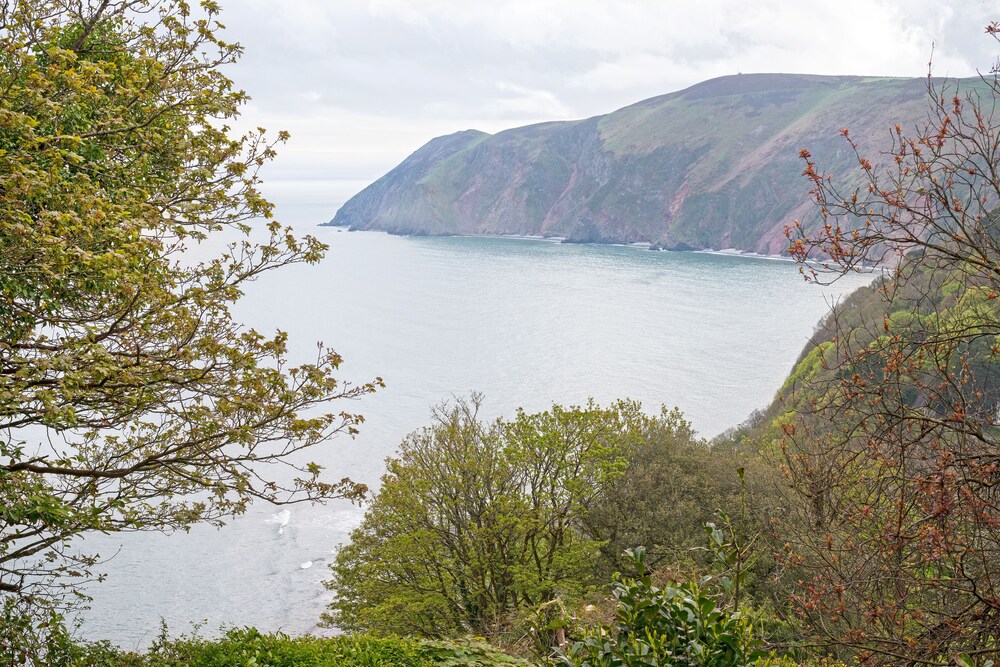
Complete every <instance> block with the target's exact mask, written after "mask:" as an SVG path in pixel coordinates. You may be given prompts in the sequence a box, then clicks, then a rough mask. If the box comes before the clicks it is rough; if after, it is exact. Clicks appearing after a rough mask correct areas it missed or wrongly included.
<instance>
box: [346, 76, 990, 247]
mask: <svg viewBox="0 0 1000 667" xmlns="http://www.w3.org/2000/svg"><path fill="white" fill-rule="evenodd" d="M961 84H962V86H963V87H966V86H974V85H975V82H971V81H963V82H961ZM950 94H952V93H949V95H950ZM927 109H928V105H927V80H926V79H890V78H865V77H826V76H808V75H789V74H746V75H739V76H729V77H723V78H720V79H713V80H711V81H706V82H704V83H700V84H698V85H695V86H692V87H691V88H688V89H686V90H683V91H680V92H677V93H672V94H669V95H663V96H661V97H654V98H651V99H648V100H645V101H643V102H639V103H637V104H634V105H632V106H629V107H625V108H624V109H620V110H618V111H615V112H613V113H610V114H607V115H605V116H596V117H594V118H588V119H586V120H580V121H570V122H553V123H542V124H538V125H530V126H527V127H520V128H515V129H511V130H506V131H504V132H500V133H497V134H495V135H488V134H485V133H483V132H478V131H475V130H468V131H465V132H459V133H456V134H452V135H449V136H445V137H438V138H436V139H434V140H432V141H430V142H428V143H427V144H426V145H425V146H423V147H422V148H420V149H419V150H417V151H416V152H415V153H413V154H412V155H411V156H410V157H408V158H407V159H406V160H404V161H403V162H402V163H401V164H400V165H399V166H397V167H396V168H395V169H393V170H392V171H390V172H389V173H388V174H386V175H385V176H383V177H382V178H380V179H379V180H377V181H376V182H375V183H373V184H372V185H370V186H368V187H367V188H365V189H364V190H363V191H362V192H360V193H359V194H357V195H355V196H354V197H353V198H352V199H350V200H349V201H348V202H347V203H345V204H344V205H343V207H341V209H340V210H339V211H338V212H337V214H336V216H335V217H334V219H333V220H332V221H331V224H337V225H349V226H350V227H351V228H352V229H378V230H383V231H388V232H392V233H399V234H533V235H545V236H563V237H566V238H567V239H568V240H571V241H580V242H618V243H632V242H650V243H653V244H654V245H657V246H661V247H665V248H678V249H700V248H737V249H740V250H745V251H755V252H762V253H772V254H773V253H779V252H782V251H783V250H784V248H785V245H786V239H785V236H784V227H785V225H786V224H788V223H790V222H791V221H792V220H793V219H796V218H798V219H802V220H803V221H805V222H807V223H808V221H811V220H814V219H815V217H816V216H815V211H814V210H813V207H812V205H811V204H810V202H809V195H808V184H807V182H806V180H805V179H804V178H803V177H802V176H801V173H802V169H803V166H804V165H803V164H802V161H801V160H800V159H799V155H798V154H799V149H801V148H808V149H809V151H810V152H811V153H812V155H813V159H814V160H815V161H816V163H817V166H818V168H820V169H821V170H822V171H824V172H827V173H830V174H831V175H832V176H833V177H834V178H835V179H840V181H841V182H842V183H852V182H857V181H856V178H857V177H856V173H857V169H856V166H857V161H856V159H855V156H854V154H853V153H852V152H851V150H850V148H849V146H848V145H847V143H846V141H845V140H844V138H843V137H842V136H841V132H840V131H841V128H844V127H847V128H850V130H851V136H852V138H853V139H854V140H855V141H857V142H858V143H859V145H860V146H862V147H864V148H865V149H866V150H867V149H870V152H868V153H867V157H868V158H869V159H871V160H872V162H873V163H875V162H877V158H878V157H879V151H882V150H887V149H889V148H890V143H889V142H890V128H892V127H893V126H894V125H895V124H897V123H899V124H901V125H903V126H904V127H906V128H912V127H914V126H915V125H922V124H923V123H924V122H926V119H927ZM851 179H855V180H851Z"/></svg>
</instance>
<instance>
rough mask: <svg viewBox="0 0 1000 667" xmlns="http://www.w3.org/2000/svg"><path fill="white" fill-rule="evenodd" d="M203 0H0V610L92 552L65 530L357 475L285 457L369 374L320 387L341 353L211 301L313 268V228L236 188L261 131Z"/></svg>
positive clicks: (317, 489)
mask: <svg viewBox="0 0 1000 667" xmlns="http://www.w3.org/2000/svg"><path fill="white" fill-rule="evenodd" d="M218 13H219V8H218V6H217V4H216V3H215V2H213V1H212V0H204V1H203V2H201V5H200V7H195V8H192V7H191V6H189V4H188V3H187V2H186V1H185V0H91V1H89V2H69V1H68V0H30V1H28V0H14V1H13V2H3V3H0V90H2V91H3V92H2V94H0V429H2V434H3V435H2V438H0V520H2V524H0V525H2V530H0V592H2V593H3V595H4V597H5V600H6V605H7V606H6V609H7V611H8V614H15V615H16V614H18V613H20V612H19V611H18V610H24V609H27V610H29V611H30V610H32V609H37V608H38V606H39V605H40V604H42V603H43V602H44V600H45V599H46V598H52V597H53V596H54V595H55V593H56V591H57V587H54V586H53V585H52V584H53V581H54V578H56V577H59V576H61V575H67V574H74V575H76V574H79V575H83V574H85V572H86V570H87V567H88V566H89V565H91V564H92V563H93V560H92V559H91V558H90V557H88V556H79V555H76V554H75V553H74V549H73V548H72V547H73V545H72V544H71V540H72V538H73V537H74V536H76V535H79V534H81V533H84V532H87V531H95V530H97V531H102V532H111V531H125V530H173V529H178V528H187V527H188V526H190V525H191V524H192V523H195V522H202V521H208V522H212V523H219V522H221V520H222V519H223V518H224V517H226V516H228V515H232V514H236V513H239V512H242V511H243V510H245V509H246V507H247V504H248V503H249V502H250V501H251V500H252V499H255V498H256V499H264V500H267V501H270V502H294V501H301V500H312V499H322V498H329V497H334V496H348V497H356V496H357V495H358V494H359V492H361V491H362V490H363V489H362V487H361V486H359V485H355V484H353V483H351V482H350V481H349V480H341V481H333V482H330V481H327V480H326V479H325V478H324V477H323V476H322V475H321V471H320V469H319V467H318V466H316V465H314V464H311V463H305V462H304V461H303V459H302V457H301V456H299V455H298V454H297V453H298V452H300V450H303V449H306V448H309V447H312V446H313V445H316V444H318V443H320V442H323V441H325V440H326V439H327V438H328V437H330V436H331V435H332V434H334V433H338V432H345V433H350V432H353V431H354V429H355V426H356V424H357V423H358V422H359V421H360V417H359V416H357V415H355V414H352V413H350V412H341V411H339V410H335V411H333V412H330V410H329V407H327V406H328V404H329V402H330V401H332V400H342V399H350V398H355V397H359V396H361V395H362V394H365V393H368V392H370V391H372V390H373V389H374V388H375V386H376V384H378V382H379V381H376V382H374V383H371V384H366V385H362V386H354V387H351V386H347V385H344V384H342V383H340V382H338V381H337V380H336V379H335V377H334V374H333V373H334V371H335V370H336V368H337V366H338V364H339V363H340V358H339V357H338V356H337V355H336V354H335V353H334V352H333V351H331V350H329V349H328V348H325V347H323V346H322V345H321V346H320V347H319V350H318V355H317V358H316V360H315V361H314V362H313V363H308V364H305V365H302V366H298V367H294V368H293V367H290V365H289V362H288V360H287V357H286V336H285V334H284V333H280V332H279V333H277V334H276V335H274V336H271V337H267V336H264V335H262V334H260V333H258V332H256V331H254V330H252V329H247V328H244V327H242V326H241V325H240V324H239V323H237V322H235V321H234V320H233V317H232V315H231V313H230V306H231V305H232V304H233V302H234V301H236V300H237V299H238V298H239V297H240V294H241V289H242V286H243V285H244V284H245V283H247V282H248V281H250V280H253V279H254V278H255V277H257V276H259V275H261V274H262V273H264V272H266V271H270V270H272V269H276V268H280V267H283V266H287V265H289V264H294V263H298V262H310V263H311V262H316V261H318V260H319V259H320V258H321V257H322V253H323V250H324V246H323V245H322V244H321V243H319V242H317V241H316V240H315V239H312V238H309V237H306V238H304V239H297V238H296V237H295V236H293V235H292V234H291V232H290V231H289V230H287V229H283V228H282V227H281V226H280V225H279V224H277V223H276V222H274V221H273V220H272V219H271V216H272V211H271V205H270V204H269V203H268V202H267V201H266V200H265V199H264V198H263V197H262V196H261V194H260V192H259V191H258V189H257V187H258V184H259V178H258V170H259V169H260V167H261V166H262V165H264V164H265V163H266V162H267V161H268V160H270V159H271V158H272V157H273V156H274V146H275V143H276V142H275V141H272V140H269V139H268V138H267V137H266V135H265V134H264V132H263V130H260V131H256V132H251V133H248V134H246V135H243V136H235V135H234V134H233V132H232V130H231V128H230V126H229V123H231V122H232V120H233V119H234V118H236V117H237V116H238V115H239V112H240V108H241V106H242V105H243V104H244V103H245V101H246V99H247V97H246V95H245V94H244V93H243V92H242V91H239V90H236V89H234V87H233V84H232V82H231V81H230V80H229V79H228V78H227V77H226V76H225V75H224V74H223V73H222V69H221V68H222V67H224V66H225V65H227V64H229V63H231V62H233V61H235V60H236V59H237V58H238V56H239V54H240V51H241V49H240V47H239V46H238V45H236V44H233V43H229V42H226V41H224V40H223V39H221V38H220V37H219V35H218V31H219V30H220V28H221V25H220V24H219V23H218V20H217V19H218ZM285 138H286V136H285V135H284V134H281V135H279V136H278V138H277V141H278V142H280V141H283V140H284V139H285ZM255 219H263V220H265V221H267V222H266V233H265V234H264V239H265V240H263V241H255V240H253V239H252V238H251V237H250V233H251V226H252V225H251V222H252V221H253V220H255ZM261 226H263V223H262V225H261ZM219 235H224V236H225V237H226V238H230V239H235V240H233V241H232V242H231V243H229V244H228V245H226V246H225V247H224V249H223V250H222V251H221V252H219V253H217V254H216V255H215V256H214V257H212V258H211V259H208V260H204V261H194V260H192V259H189V258H188V257H186V256H185V255H184V251H185V249H186V248H189V247H191V246H196V245H199V244H202V243H203V242H205V241H206V240H209V239H214V238H215V237H217V236H219ZM255 238H256V237H255ZM215 243H216V244H218V243H219V242H218V241H215ZM216 247H219V246H218V245H216ZM8 627H12V626H9V625H8Z"/></svg>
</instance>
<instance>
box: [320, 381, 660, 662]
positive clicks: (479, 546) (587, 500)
mask: <svg viewBox="0 0 1000 667" xmlns="http://www.w3.org/2000/svg"><path fill="white" fill-rule="evenodd" d="M479 406H480V399H479V398H478V397H476V396H473V397H472V398H471V399H470V400H457V401H455V402H454V403H452V404H451V405H446V406H442V407H441V408H439V409H437V410H436V411H435V412H434V423H433V425H432V426H430V427H428V428H425V429H423V430H421V431H417V432H415V433H413V434H411V435H410V436H408V437H407V438H406V440H404V441H403V443H402V445H401V446H400V450H399V455H398V457H396V458H390V459H389V460H388V461H387V468H388V471H387V472H386V474H385V476H384V477H383V478H382V486H381V489H380V490H379V492H378V494H377V495H376V496H375V498H374V499H373V500H372V502H371V505H370V506H369V508H368V510H367V512H366V513H365V518H364V520H363V522H362V524H361V526H360V527H359V528H358V529H357V530H355V531H354V532H353V533H352V534H351V541H350V543H349V544H347V545H345V546H343V547H341V549H340V550H339V551H338V553H337V556H336V559H335V561H334V563H333V564H332V565H331V569H332V570H333V575H334V576H333V579H332V580H331V581H330V582H328V584H327V585H328V587H329V588H331V589H332V590H334V591H335V594H336V598H335V600H334V602H333V603H332V604H331V606H330V609H331V611H330V613H329V614H327V615H326V620H327V622H330V623H333V624H335V625H336V626H337V627H339V628H341V629H343V630H348V631H364V632H373V633H378V634H393V633H415V634H419V635H424V636H430V637H439V636H448V635H456V634H458V635H460V634H466V633H473V634H476V635H481V636H485V637H487V638H492V639H493V640H495V641H500V642H510V641H511V640H512V639H517V637H516V636H513V637H512V636H511V631H512V630H513V629H516V628H518V622H519V618H518V617H519V615H521V614H524V613H525V612H532V611H534V610H536V609H538V608H539V607H541V606H542V605H545V604H546V603H549V602H552V601H554V600H556V599H565V600H567V601H571V600H574V599H578V598H579V596H580V595H581V594H582V593H583V592H584V591H585V590H586V589H587V587H588V586H591V585H596V584H597V583H598V580H597V571H596V568H595V567H594V559H595V558H596V557H597V555H598V543H597V542H596V541H595V540H593V539H590V538H588V537H587V536H586V535H585V534H584V533H583V532H582V531H581V519H582V518H583V516H584V515H585V514H586V512H587V510H588V508H589V507H590V506H591V504H592V503H593V502H594V500H595V498H596V497H597V496H598V495H599V494H600V493H601V492H602V491H603V490H604V489H606V488H607V487H608V485H609V484H610V483H612V482H613V480H615V479H617V478H619V477H620V476H621V475H622V474H623V473H624V470H625V465H626V463H627V460H628V453H629V450H630V449H632V448H633V447H635V446H636V445H637V444H638V443H639V441H640V440H641V438H642V435H643V430H644V429H645V428H646V427H647V426H648V425H649V422H650V419H649V418H648V417H645V416H644V415H643V414H642V413H641V412H640V410H639V406H638V405H637V404H635V403H631V402H618V403H615V404H613V405H612V406H611V407H609V408H599V407H597V406H594V405H592V404H590V405H587V406H586V407H571V408H563V407H560V406H553V407H552V409H551V410H549V411H546V412H541V413H536V414H527V413H525V412H523V411H521V412H518V413H517V415H516V416H515V418H514V419H513V420H511V421H504V420H497V421H494V422H492V423H488V424H487V423H483V422H482V421H481V420H480V418H479V417H478V409H479ZM520 629H521V630H522V631H523V630H524V629H525V628H524V627H521V628H520Z"/></svg>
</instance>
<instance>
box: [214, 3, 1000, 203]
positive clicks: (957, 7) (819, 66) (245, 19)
mask: <svg viewBox="0 0 1000 667" xmlns="http://www.w3.org/2000/svg"><path fill="white" fill-rule="evenodd" d="M221 4H222V7H223V12H222V16H221V21H222V23H224V24H225V26H226V31H225V35H226V37H227V38H228V39H230V40H235V41H238V42H240V43H241V44H242V45H243V47H244V48H245V54H244V56H243V58H242V60H241V61H240V62H239V63H238V64H237V65H234V66H231V67H230V68H229V69H228V70H227V72H226V73H227V74H228V75H229V76H230V77H231V78H232V79H234V80H235V81H236V83H237V84H238V85H239V86H240V87H242V88H243V89H244V90H246V91H247V92H248V93H249V94H250V96H251V98H252V101H251V102H250V103H249V104H248V105H247V107H246V108H245V110H244V114H243V122H244V123H245V124H246V125H247V126H248V127H256V126H263V127H266V128H268V129H269V130H275V131H276V130H280V129H284V130H288V131H289V132H290V133H291V135H292V139H291V141H290V142H289V143H288V144H287V145H285V146H284V147H283V148H282V149H281V150H280V154H279V157H278V159H277V160H276V161H275V163H274V164H272V165H269V167H268V168H267V170H266V171H265V172H264V178H265V182H266V183H267V184H268V185H267V188H265V192H267V193H268V194H270V195H271V196H272V198H274V199H276V200H277V201H278V202H279V205H280V204H281V203H282V202H284V201H289V200H293V199H301V200H302V201H304V202H307V203H311V204H312V205H314V206H318V207H319V208H322V207H329V209H330V215H331V216H332V214H333V212H334V211H335V210H336V208H337V207H338V206H339V205H340V204H341V203H342V202H343V201H344V199H346V197H348V196H350V195H352V194H354V192H356V191H358V190H360V189H361V188H362V187H364V186H365V185H367V184H368V183H369V182H371V181H373V180H375V179H376V178H378V177H379V176H381V175H382V174H384V173H385V172H386V171H388V170H389V169H391V168H392V167H394V166H395V165H396V164H398V163H399V162H400V161H402V160H403V159H404V158H405V157H406V156H407V155H409V154H410V153H412V152H413V151H414V150H416V149H417V148H419V147H420V146H421V145H423V144H424V143H426V142H427V141H428V140H430V139H432V138H433V137H435V136H439V135H442V134H450V133H452V132H456V131H459V130H465V129H468V128H476V129H480V130H484V131H487V132H496V131H498V130H502V129H505V128H509V127H516V126H519V125H526V124H529V123H534V122H540V121H548V120H569V119H577V118H585V117H589V116H593V115H597V114H604V113H608V112H610V111H613V110H615V109H618V108H621V107H623V106H626V105H628V104H631V103H633V102H637V101H639V100H642V99H646V98H649V97H653V96H656V95H662V94H665V93H669V92H673V91H677V90H681V89H683V88H686V87H688V86H691V85H693V84H695V83H698V82H700V81H704V80H707V79H711V78H714V77H718V76H724V75H730V74H736V73H738V72H743V73H751V72H790V73H792V72H794V73H808V74H857V75H878V76H906V77H922V76H926V74H927V71H928V62H929V61H930V60H931V59H932V54H933V72H934V74H935V75H939V76H955V77H958V76H974V75H975V74H976V72H977V70H981V71H987V70H989V68H990V67H991V66H992V65H993V63H994V62H995V61H996V57H997V53H998V52H1000V48H998V45H997V44H996V42H995V41H993V40H992V39H991V38H990V37H989V36H987V35H985V33H984V26H985V25H986V24H987V23H989V22H990V21H991V20H994V19H996V20H1000V3H997V2H995V0H994V1H988V0H944V1H940V0H939V1H931V0H837V1H836V2H831V1H829V0H820V1H815V2H802V1H801V0H754V1H753V2H749V1H747V0H697V1H695V0H687V1H685V2H677V1H675V0H492V1H491V2H482V1H478V0H222V2H221Z"/></svg>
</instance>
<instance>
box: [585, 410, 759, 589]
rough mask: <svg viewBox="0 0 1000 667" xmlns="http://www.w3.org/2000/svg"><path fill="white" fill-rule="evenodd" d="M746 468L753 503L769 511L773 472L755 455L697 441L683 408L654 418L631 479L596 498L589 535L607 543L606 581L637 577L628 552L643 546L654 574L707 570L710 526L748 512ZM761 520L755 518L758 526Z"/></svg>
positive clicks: (632, 457) (632, 463)
mask: <svg viewBox="0 0 1000 667" xmlns="http://www.w3.org/2000/svg"><path fill="white" fill-rule="evenodd" d="M741 467H742V468H749V469H750V473H749V474H748V475H747V476H746V478H747V479H748V481H749V482H750V483H751V491H752V496H753V500H754V503H752V504H753V505H754V506H759V507H758V509H760V510H762V511H763V510H764V508H765V506H766V505H767V500H768V499H767V498H765V497H763V494H759V493H757V491H758V488H759V487H761V486H763V483H764V480H765V478H769V477H771V476H772V475H773V473H772V472H771V470H770V468H768V467H766V466H765V465H763V464H762V463H761V462H760V461H759V457H758V456H756V454H755V452H744V451H742V448H740V447H738V446H736V445H735V444H734V443H732V442H726V441H723V440H717V441H715V442H713V443H709V442H708V441H706V440H704V439H703V438H698V437H697V436H696V434H695V432H694V429H693V428H692V427H691V423H690V422H688V421H686V420H685V419H684V417H683V415H681V413H680V411H679V410H678V409H676V408H674V409H673V410H669V411H668V410H663V411H662V412H661V413H660V414H659V415H658V416H657V418H655V419H651V420H650V421H649V423H648V424H647V426H646V428H645V430H644V431H643V438H642V441H641V442H640V443H639V444H638V445H637V446H635V447H634V448H632V450H631V451H630V452H629V460H628V466H627V468H626V473H625V474H624V475H623V476H622V477H620V478H619V479H617V480H615V481H614V482H613V483H612V484H611V485H610V486H609V487H608V488H607V489H606V490H605V491H604V492H603V493H602V494H600V496H598V497H597V498H596V499H595V502H594V503H593V505H592V507H591V508H590V510H589V511H588V512H587V515H586V517H585V518H584V525H585V527H586V530H587V533H588V534H589V535H590V536H591V537H593V538H594V539H596V540H598V541H599V542H600V543H601V554H602V556H603V558H602V560H603V562H604V563H605V565H606V567H605V569H604V575H605V577H606V579H608V580H610V578H611V576H612V575H613V574H614V573H615V572H628V571H630V569H631V567H632V565H633V559H632V558H631V557H630V556H629V555H628V554H627V550H628V549H631V548H633V547H635V546H637V545H642V546H643V547H644V552H643V553H644V559H645V561H644V562H645V563H646V564H647V565H648V566H649V567H650V568H651V569H654V570H655V569H658V568H662V567H674V568H678V567H684V566H686V565H693V564H696V563H697V564H704V561H705V557H706V554H705V549H704V547H705V524H707V523H709V522H712V521H714V520H716V519H717V513H718V512H720V511H721V512H724V513H726V514H729V515H732V516H738V515H740V514H741V497H742V491H743V488H742V486H741V480H740V476H739V473H738V470H739V469H740V468H741ZM759 519H760V520H762V517H757V516H755V517H754V521H755V524H756V522H757V520H759Z"/></svg>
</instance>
